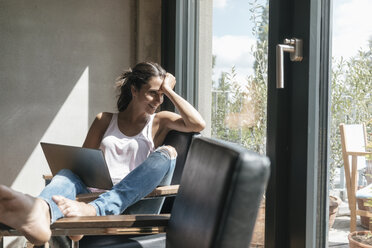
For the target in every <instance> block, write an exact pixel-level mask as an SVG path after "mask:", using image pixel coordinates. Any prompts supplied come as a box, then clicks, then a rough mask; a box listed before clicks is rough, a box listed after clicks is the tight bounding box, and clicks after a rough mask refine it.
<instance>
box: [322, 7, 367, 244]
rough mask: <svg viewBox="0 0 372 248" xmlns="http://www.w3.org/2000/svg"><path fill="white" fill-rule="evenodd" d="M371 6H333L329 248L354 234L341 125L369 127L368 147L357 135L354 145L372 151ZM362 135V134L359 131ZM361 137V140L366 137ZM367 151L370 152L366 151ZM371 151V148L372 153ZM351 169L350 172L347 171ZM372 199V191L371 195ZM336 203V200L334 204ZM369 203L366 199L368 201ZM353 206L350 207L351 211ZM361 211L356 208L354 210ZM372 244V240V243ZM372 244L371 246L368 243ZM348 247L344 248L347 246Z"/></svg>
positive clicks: (362, 179)
mask: <svg viewBox="0 0 372 248" xmlns="http://www.w3.org/2000/svg"><path fill="white" fill-rule="evenodd" d="M371 9H372V1H370V0H358V1H356V0H338V1H333V20H332V23H333V27H332V30H333V31H332V32H333V33H332V36H333V37H332V41H333V45H332V57H333V58H332V82H331V83H332V85H331V88H332V90H331V119H330V121H331V128H330V135H329V136H330V159H329V163H330V165H329V168H330V171H329V175H330V184H329V185H330V186H329V189H330V191H329V195H330V196H329V200H330V208H329V212H330V221H329V227H330V229H329V234H328V237H329V246H330V247H335V246H337V247H348V243H349V240H348V234H349V232H350V223H351V222H350V221H351V218H350V217H351V216H350V210H349V203H350V202H352V201H350V200H349V199H350V198H348V194H350V195H349V197H350V196H351V195H352V194H353V193H352V190H351V189H350V191H349V192H348V190H347V188H348V187H347V181H346V179H345V172H347V169H346V170H345V166H344V165H345V163H344V159H343V153H342V143H341V133H340V127H339V126H340V124H341V123H345V124H361V123H364V124H365V125H366V134H367V144H366V142H365V139H364V140H363V137H362V138H361V139H357V136H358V135H357V134H358V131H357V130H356V129H354V130H353V131H352V137H353V140H351V139H350V138H349V140H347V141H346V142H345V143H346V144H348V143H350V142H357V145H358V146H359V147H360V150H364V151H365V149H367V150H368V149H371V133H372V100H371V99H372V96H371V93H372V91H371V88H372V25H371V23H372V15H371V14H370V10H371ZM361 133H362V134H363V130H362V129H361ZM362 136H363V135H362ZM365 146H367V147H365ZM368 146H369V148H368ZM371 159H372V158H371V156H370V157H367V158H360V159H359V160H358V167H359V169H357V170H356V174H357V178H356V188H357V189H362V188H364V187H366V186H367V185H369V184H371V183H372V177H371V176H372V163H371ZM346 168H347V167H346ZM367 194H369V195H370V196H369V198H370V199H372V190H367ZM335 197H336V198H335ZM367 198H368V197H367ZM368 202H370V203H372V201H371V200H368V199H366V200H357V204H361V205H360V206H359V209H363V208H368V207H365V206H363V203H368ZM350 206H352V205H350ZM356 208H357V209H358V206H357V207H356ZM369 223H370V220H369V219H368V218H367V217H362V218H360V217H357V218H356V230H368V229H369V228H370V227H369V226H371V225H370V224H369ZM370 242H372V238H371V241H370ZM370 244H371V243H370ZM343 245H344V246H343Z"/></svg>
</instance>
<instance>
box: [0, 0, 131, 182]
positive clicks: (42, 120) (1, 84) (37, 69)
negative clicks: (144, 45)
mask: <svg viewBox="0 0 372 248" xmlns="http://www.w3.org/2000/svg"><path fill="white" fill-rule="evenodd" d="M133 5H134V3H133V1H121V0H111V1H89V0H83V1H55V0H43V1H41V0H33V1H27V0H16V1H14V0H2V1H1V2H0V30H1V37H0V68H1V74H0V113H1V118H0V131H1V139H0V147H1V149H0V183H1V184H5V185H8V186H10V185H12V184H13V183H14V180H15V179H16V178H17V176H18V175H19V173H20V171H21V170H22V169H23V167H24V165H25V164H26V162H27V161H28V162H30V163H31V165H30V168H31V169H29V171H30V172H31V171H34V170H35V171H41V168H40V165H38V161H37V160H35V159H31V160H32V161H30V156H31V154H32V153H33V152H34V151H35V149H37V147H38V146H39V141H40V139H42V138H43V137H44V138H45V134H46V133H47V132H48V128H49V127H51V126H55V127H56V126H57V127H61V128H60V130H58V131H55V130H56V129H55V128H53V129H49V134H48V135H47V136H48V137H47V139H48V140H53V141H54V142H59V140H61V139H62V138H60V137H65V138H66V137H69V135H71V134H73V132H74V131H76V126H79V125H80V126H81V125H82V123H83V125H84V126H85V130H86V129H87V127H88V125H89V124H90V123H91V121H92V120H93V118H94V116H95V115H96V114H97V113H98V112H101V111H113V110H114V107H115V97H114V88H113V85H114V84H113V83H114V80H115V78H116V76H117V75H119V73H120V72H121V70H122V69H123V68H126V67H129V66H130V65H132V64H133V62H134V55H133V54H134V53H133V52H132V50H131V47H134V41H135V40H134V37H133V38H132V36H131V35H130V34H131V33H133V32H132V27H133V23H131V22H133V21H131V20H133V19H134V18H133V14H132V13H133V12H134V11H131V10H132V9H133V7H134V6H133ZM88 84H89V85H88ZM76 92H77V93H76ZM76 94H77V95H76ZM79 94H80V95H79ZM72 95H73V99H75V100H72V101H70V100H67V99H69V97H72ZM88 96H89V98H88ZM79 97H81V99H79ZM84 97H86V98H84ZM84 99H86V100H84ZM84 102H86V104H84ZM71 103H75V104H71ZM81 103H82V104H81ZM74 105H75V106H74ZM76 105H78V106H76ZM63 106H64V107H63ZM66 106H68V107H66ZM62 107H63V108H62ZM68 108H71V109H70V110H69V109H68ZM62 109H63V110H62ZM57 117H58V118H57ZM71 118H73V120H71ZM52 122H53V124H52ZM56 122H57V123H56ZM73 123H76V125H74V124H73ZM85 135H86V133H83V134H81V135H80V136H79V137H74V138H73V139H74V140H71V142H68V143H69V144H74V145H81V142H82V137H85ZM72 136H75V135H72ZM61 142H65V141H60V143H61ZM79 143H80V144H79ZM43 173H44V172H43ZM27 174H29V173H25V174H24V175H22V178H21V179H20V180H26V181H27V180H31V181H30V182H29V183H31V182H32V180H39V181H41V178H37V179H28V178H27V177H28V176H29V177H33V176H32V175H27ZM40 175H41V172H40ZM17 180H18V179H17ZM26 185H27V183H26Z"/></svg>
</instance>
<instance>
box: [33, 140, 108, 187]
mask: <svg viewBox="0 0 372 248" xmlns="http://www.w3.org/2000/svg"><path fill="white" fill-rule="evenodd" d="M40 145H41V148H42V149H43V152H44V155H45V158H46V160H47V161H48V164H49V168H50V170H51V171H52V174H53V176H54V175H56V174H57V173H58V171H60V170H62V169H69V170H71V171H72V172H74V173H75V174H76V175H78V176H79V177H80V178H81V180H82V181H83V182H84V184H85V185H86V186H88V187H92V188H98V189H111V188H112V186H113V184H112V180H111V177H110V172H109V170H108V168H107V164H106V161H105V158H104V156H103V152H102V151H101V150H99V149H91V148H83V147H76V146H67V145H60V144H51V143H45V142H40Z"/></svg>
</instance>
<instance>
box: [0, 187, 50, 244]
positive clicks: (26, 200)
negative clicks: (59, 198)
mask: <svg viewBox="0 0 372 248" xmlns="http://www.w3.org/2000/svg"><path fill="white" fill-rule="evenodd" d="M0 222H1V223H3V224H5V225H8V226H10V227H12V228H14V229H16V230H18V231H19V232H20V233H22V234H23V235H24V236H25V237H26V238H27V240H28V241H30V242H31V243H32V244H34V245H43V244H45V243H46V242H48V240H49V239H50V236H51V231H50V213H49V206H48V204H47V203H46V202H45V201H44V200H41V199H38V198H35V197H32V196H30V195H26V194H23V193H20V192H17V191H15V190H12V189H10V188H8V187H6V186H4V185H0Z"/></svg>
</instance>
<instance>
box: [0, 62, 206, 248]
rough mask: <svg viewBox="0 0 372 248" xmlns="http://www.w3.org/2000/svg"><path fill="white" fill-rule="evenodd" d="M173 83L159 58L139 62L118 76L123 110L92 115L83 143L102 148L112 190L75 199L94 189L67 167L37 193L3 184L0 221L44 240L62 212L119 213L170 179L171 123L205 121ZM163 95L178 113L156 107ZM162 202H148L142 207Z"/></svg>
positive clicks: (197, 127) (195, 126)
mask: <svg viewBox="0 0 372 248" xmlns="http://www.w3.org/2000/svg"><path fill="white" fill-rule="evenodd" d="M175 83H176V80H175V78H174V76H173V75H171V74H169V73H166V72H165V71H164V69H163V68H162V67H161V66H159V65H158V64H156V63H151V62H145V63H139V64H137V65H136V66H135V67H134V68H133V70H129V71H127V72H125V73H123V74H122V76H121V77H120V78H119V81H118V87H119V88H120V96H119V99H118V102H117V107H118V110H119V113H114V114H112V113H100V114H98V115H97V117H96V119H95V120H94V122H93V124H92V126H91V127H90V129H89V132H88V134H87V137H86V139H85V142H84V144H83V147H88V148H101V149H102V150H103V151H104V154H105V158H106V160H107V164H108V166H109V170H110V175H111V177H112V179H113V182H114V184H115V185H114V187H113V188H112V190H110V191H108V192H105V193H103V194H102V195H101V196H100V197H99V198H98V199H96V200H95V201H93V202H90V203H88V204H86V203H80V202H76V201H75V200H74V199H75V196H76V194H80V193H88V192H90V190H91V189H88V188H87V187H86V186H85V185H84V184H83V183H82V182H81V180H80V179H79V178H78V177H77V176H76V175H74V174H73V173H72V172H71V171H68V170H62V171H60V172H59V173H58V174H57V175H56V176H55V177H54V178H53V180H52V181H51V183H50V184H49V185H48V186H47V187H46V188H45V189H44V190H43V191H42V193H41V194H40V196H39V197H38V198H33V197H31V196H28V195H24V194H22V193H19V192H16V191H13V190H12V189H9V188H7V187H6V186H0V222H2V223H4V224H6V225H9V226H11V227H13V228H15V229H17V230H19V231H21V232H22V233H23V234H24V235H25V237H26V238H27V239H28V240H29V241H30V242H31V243H33V244H43V243H45V242H47V241H48V240H49V238H50V227H49V225H50V223H53V222H54V221H56V220H57V219H59V218H62V217H63V216H66V217H71V216H95V215H109V214H120V213H122V212H123V211H124V210H125V209H126V208H128V207H129V206H131V205H132V204H134V203H135V202H137V201H138V200H140V199H141V198H142V197H143V196H146V195H147V194H148V193H150V192H151V191H152V190H153V189H154V188H155V187H156V186H158V185H159V184H160V185H162V184H163V185H164V184H169V183H170V179H171V177H172V174H173V169H174V164H175V158H176V156H177V154H176V151H175V149H174V148H173V147H170V146H161V147H159V146H160V145H161V144H162V143H163V141H164V138H165V136H166V135H167V133H168V132H169V130H172V129H174V130H177V131H182V132H200V131H201V130H203V129H204V126H205V122H204V120H203V118H202V117H201V116H200V114H199V113H198V111H197V110H195V109H194V108H193V107H192V106H191V105H190V104H189V103H188V102H187V101H186V100H184V99H183V98H182V97H180V96H179V95H177V94H176V93H175V92H174V91H173V88H174V85H175ZM164 95H166V96H167V97H168V98H169V99H170V100H171V101H172V102H173V104H174V105H175V107H176V108H177V109H178V111H179V113H180V114H176V113H172V112H168V111H160V112H158V113H155V111H156V109H157V108H158V107H159V106H160V104H161V103H162V102H163V96H164ZM155 148H156V149H155ZM160 207H161V204H160V205H159V204H158V205H155V206H145V207H144V208H147V210H144V211H150V212H151V211H155V212H157V211H159V209H160ZM148 208H150V210H149V209H148Z"/></svg>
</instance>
